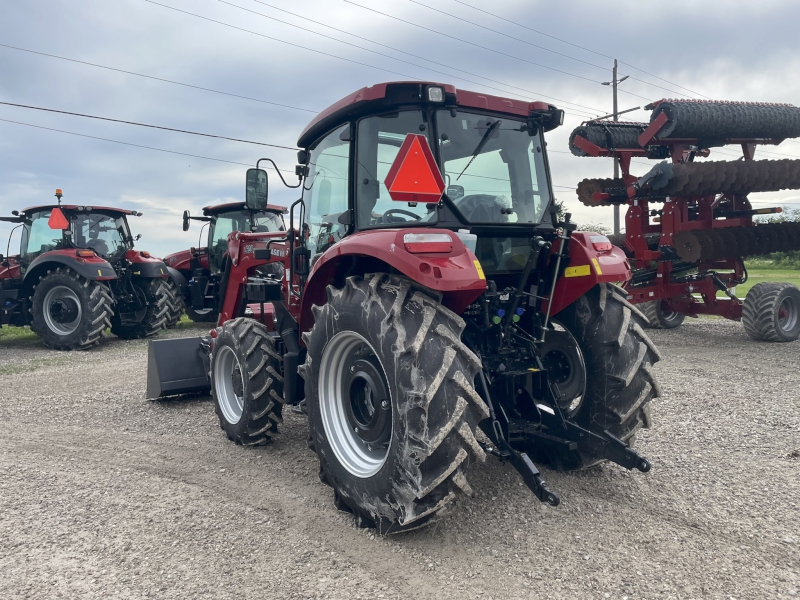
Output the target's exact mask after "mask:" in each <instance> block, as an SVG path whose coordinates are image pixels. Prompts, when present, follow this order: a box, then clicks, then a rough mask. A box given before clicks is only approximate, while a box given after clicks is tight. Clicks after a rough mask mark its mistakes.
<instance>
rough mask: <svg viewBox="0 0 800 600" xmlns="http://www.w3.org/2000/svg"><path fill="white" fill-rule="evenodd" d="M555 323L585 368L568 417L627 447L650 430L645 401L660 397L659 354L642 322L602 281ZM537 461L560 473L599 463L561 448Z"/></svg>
mask: <svg viewBox="0 0 800 600" xmlns="http://www.w3.org/2000/svg"><path fill="white" fill-rule="evenodd" d="M558 319H559V321H560V322H561V324H562V325H564V327H566V328H567V329H568V330H569V332H570V333H572V335H573V336H574V338H575V340H576V341H577V343H578V346H579V348H580V352H581V354H582V355H583V359H584V361H585V364H586V392H585V394H584V396H583V399H582V402H581V404H580V407H579V408H578V410H577V411H576V413H575V414H574V416H573V417H572V418H573V419H574V420H575V422H576V423H578V424H579V425H581V426H582V427H586V428H587V429H589V428H591V429H593V430H595V431H598V430H599V431H604V430H607V431H609V432H610V433H611V434H612V435H614V436H615V437H617V438H619V439H621V440H622V441H625V442H628V444H629V445H630V444H631V443H632V442H633V438H634V436H635V435H636V432H637V431H638V430H639V429H640V428H642V427H650V411H649V408H650V407H649V406H648V403H649V402H650V400H652V399H653V398H656V397H658V396H660V395H661V392H660V388H659V385H658V382H657V381H656V378H655V374H654V373H653V369H652V365H653V364H654V363H656V362H657V361H658V360H659V359H660V355H659V353H658V350H657V349H656V347H655V345H654V344H653V342H652V341H650V338H648V337H647V334H646V333H645V332H644V329H643V326H644V325H645V324H646V322H647V319H646V318H645V316H644V315H643V314H642V313H641V312H639V310H638V309H637V308H636V307H635V306H633V305H632V304H630V303H629V302H628V301H627V300H626V299H625V292H624V291H623V290H621V289H620V288H618V287H616V286H613V285H610V284H605V283H601V284H600V285H597V286H595V287H594V288H592V289H591V290H589V291H588V292H587V293H586V294H585V295H583V296H581V297H580V298H578V300H576V301H575V302H574V303H573V304H571V305H570V306H568V307H567V308H566V309H565V310H563V311H561V312H560V313H559V314H558ZM545 339H546V338H545ZM537 459H538V460H540V461H542V462H544V463H545V464H549V465H550V466H552V467H555V468H558V469H561V470H574V469H582V468H586V467H589V466H592V465H594V464H596V463H599V462H602V461H603V458H602V457H601V456H597V455H593V454H587V453H584V452H580V451H577V450H574V451H573V450H565V449H561V450H548V451H546V452H543V453H541V454H537Z"/></svg>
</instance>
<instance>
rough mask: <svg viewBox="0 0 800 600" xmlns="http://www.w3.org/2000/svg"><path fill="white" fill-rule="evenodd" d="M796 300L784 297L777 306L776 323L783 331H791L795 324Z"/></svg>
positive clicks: (796, 317)
mask: <svg viewBox="0 0 800 600" xmlns="http://www.w3.org/2000/svg"><path fill="white" fill-rule="evenodd" d="M798 312H800V311H798V307H797V302H795V301H794V300H793V299H792V298H789V297H786V298H784V299H783V302H781V304H780V306H779V307H778V325H779V326H780V328H781V329H782V330H783V331H792V330H793V329H794V328H795V326H796V325H797V319H798Z"/></svg>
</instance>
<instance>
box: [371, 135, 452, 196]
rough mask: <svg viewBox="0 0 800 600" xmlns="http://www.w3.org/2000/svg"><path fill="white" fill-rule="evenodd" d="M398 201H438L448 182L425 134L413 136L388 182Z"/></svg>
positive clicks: (395, 163) (398, 159)
mask: <svg viewBox="0 0 800 600" xmlns="http://www.w3.org/2000/svg"><path fill="white" fill-rule="evenodd" d="M384 184H385V185H386V189H387V190H388V191H389V195H390V196H391V197H392V200H395V201H397V202H438V201H439V199H440V198H441V197H442V194H443V193H444V188H445V186H444V179H442V174H441V173H440V172H439V167H438V166H437V165H436V161H435V160H434V159H433V153H432V152H431V147H430V146H429V145H428V140H427V138H426V137H425V136H424V135H421V134H418V133H417V134H415V133H409V134H408V135H407V136H406V139H405V140H404V141H403V145H402V146H400V151H399V152H398V153H397V157H396V158H395V159H394V162H393V163H392V167H391V169H389V174H388V175H386V180H385V181H384Z"/></svg>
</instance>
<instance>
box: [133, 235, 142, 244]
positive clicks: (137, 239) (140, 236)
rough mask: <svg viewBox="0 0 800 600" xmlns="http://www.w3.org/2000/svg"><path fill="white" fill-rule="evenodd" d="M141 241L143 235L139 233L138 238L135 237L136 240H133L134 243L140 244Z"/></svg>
mask: <svg viewBox="0 0 800 600" xmlns="http://www.w3.org/2000/svg"><path fill="white" fill-rule="evenodd" d="M140 239H142V234H141V233H137V234H136V237H135V238H133V241H134V242H138V241H139V240H140Z"/></svg>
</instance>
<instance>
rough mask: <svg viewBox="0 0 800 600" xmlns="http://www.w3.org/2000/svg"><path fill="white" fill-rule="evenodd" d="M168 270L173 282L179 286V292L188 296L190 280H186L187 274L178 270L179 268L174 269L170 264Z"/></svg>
mask: <svg viewBox="0 0 800 600" xmlns="http://www.w3.org/2000/svg"><path fill="white" fill-rule="evenodd" d="M167 272H168V273H169V276H170V278H171V279H172V283H174V284H175V287H176V288H178V293H180V295H181V296H188V295H189V282H188V281H186V276H185V275H184V274H183V273H181V272H180V271H178V269H173V268H172V267H170V266H167Z"/></svg>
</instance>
